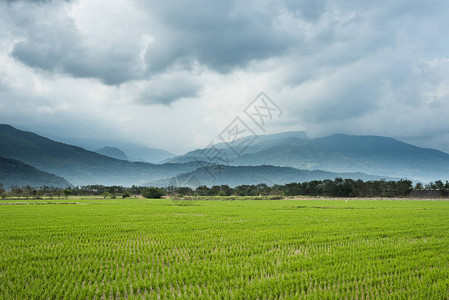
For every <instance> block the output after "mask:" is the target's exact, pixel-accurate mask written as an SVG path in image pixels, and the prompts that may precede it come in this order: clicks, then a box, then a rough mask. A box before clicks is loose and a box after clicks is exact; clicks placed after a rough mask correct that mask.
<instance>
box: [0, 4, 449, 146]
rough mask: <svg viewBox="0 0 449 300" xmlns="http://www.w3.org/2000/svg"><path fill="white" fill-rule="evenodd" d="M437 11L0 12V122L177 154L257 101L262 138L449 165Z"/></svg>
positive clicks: (445, 25)
mask: <svg viewBox="0 0 449 300" xmlns="http://www.w3.org/2000/svg"><path fill="white" fill-rule="evenodd" d="M448 3H449V2H448V1H447V0H414V1H405V0H396V1H391V0H379V1H356V0H345V1H330V0H329V1H327V0H299V1H294V0H284V1H269V0H257V1H229V0H228V1H215V0H196V1H184V0H179V1H171V0H164V1H148V0H75V1H51V0H48V1H5V0H0V123H7V124H11V125H14V126H18V127H20V128H27V129H29V130H32V131H36V132H40V133H45V134H47V135H52V136H59V137H64V138H69V139H93V138H101V139H103V140H110V141H125V142H133V143H140V144H144V145H146V146H150V147H157V148H164V149H167V150H169V151H172V152H175V153H182V152H184V151H187V150H191V149H193V148H196V147H203V146H207V145H208V144H209V142H210V141H217V142H218V135H219V134H220V132H221V131H222V130H223V129H224V128H226V126H227V125H228V124H229V123H230V122H231V121H232V120H233V119H234V118H235V117H237V116H242V118H244V115H242V114H243V110H244V109H245V107H246V106H247V105H248V104H249V103H250V102H251V101H252V100H253V98H254V97H256V96H257V95H258V94H259V92H261V91H265V92H266V93H267V94H268V95H269V96H270V97H271V99H272V100H273V101H274V102H275V103H276V104H277V105H278V106H279V107H280V108H281V109H282V110H283V112H284V113H283V115H282V116H281V117H279V118H273V120H270V122H269V124H267V127H266V128H264V129H265V132H266V133H272V132H281V131H290V130H306V131H307V132H308V133H309V136H311V137H317V136H324V135H327V134H332V133H348V134H359V135H362V134H374V135H385V136H391V137H395V138H398V139H401V140H404V141H408V142H412V143H414V144H417V145H420V146H426V147H436V148H438V149H440V150H443V151H446V152H449V5H448ZM257 133H261V132H260V131H258V132H257Z"/></svg>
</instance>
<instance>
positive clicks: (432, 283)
mask: <svg viewBox="0 0 449 300" xmlns="http://www.w3.org/2000/svg"><path fill="white" fill-rule="evenodd" d="M58 202H64V203H66V204H59V205H58V204H57V203H58ZM186 202H188V201H186ZM7 203H13V204H24V205H0V220H1V221H0V233H1V239H0V241H1V242H0V251H1V253H2V256H1V259H0V298H1V299H33V298H35V299H100V298H108V299H109V298H134V299H135V298H137V299H139V298H150V299H157V298H176V297H181V298H190V299H210V298H213V299H223V298H236V299H257V298H260V299H264V298H266V299H279V298H290V299H298V298H306V299H325V298H332V299H340V298H349V299H356V298H358V299H366V298H369V299H386V298H394V299H447V298H448V297H449V250H448V249H449V236H448V232H449V222H447V220H448V219H449V202H447V201H386V200H383V201H374V200H348V201H347V202H346V201H345V200H314V199H311V200H279V201H196V202H194V203H192V205H183V206H178V205H174V204H173V203H172V202H171V201H170V200H167V199H163V200H144V199H140V200H132V199H126V200H121V199H114V200H102V199H93V200H80V199H70V200H62V201H48V200H45V201H42V200H38V201H20V202H13V201H9V202H5V201H3V202H1V204H7ZM69 203H72V204H69ZM76 203H77V204H76ZM37 204H40V205H37Z"/></svg>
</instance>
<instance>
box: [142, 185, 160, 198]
mask: <svg viewBox="0 0 449 300" xmlns="http://www.w3.org/2000/svg"><path fill="white" fill-rule="evenodd" d="M143 196H144V197H145V198H150V199H160V198H162V197H163V196H165V191H164V190H163V189H160V188H155V187H148V188H145V189H144V190H143Z"/></svg>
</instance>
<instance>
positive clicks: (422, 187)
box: [415, 182, 424, 190]
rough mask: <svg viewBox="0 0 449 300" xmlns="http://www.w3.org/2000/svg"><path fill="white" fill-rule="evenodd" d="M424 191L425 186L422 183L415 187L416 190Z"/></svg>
mask: <svg viewBox="0 0 449 300" xmlns="http://www.w3.org/2000/svg"><path fill="white" fill-rule="evenodd" d="M422 189H424V186H423V184H422V183H421V182H418V183H417V184H416V185H415V190H422Z"/></svg>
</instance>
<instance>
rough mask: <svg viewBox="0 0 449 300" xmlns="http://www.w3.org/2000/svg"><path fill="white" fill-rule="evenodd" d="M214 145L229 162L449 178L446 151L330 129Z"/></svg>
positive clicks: (198, 153) (199, 155) (185, 158)
mask: <svg viewBox="0 0 449 300" xmlns="http://www.w3.org/2000/svg"><path fill="white" fill-rule="evenodd" d="M216 147H217V148H218V149H220V151H222V153H223V155H225V156H226V157H228V158H229V161H230V165H233V166H241V165H244V166H259V165H273V166H282V167H294V168H297V169H304V170H323V171H328V172H337V173H338V172H363V173H367V174H371V175H377V176H389V177H396V178H407V179H412V180H415V181H416V180H417V181H423V182H429V181H434V180H440V179H448V178H449V154H447V153H444V152H441V151H438V150H435V149H426V148H420V147H416V146H413V145H410V144H407V143H404V142H401V141H398V140H395V139H393V138H388V137H381V136H351V135H345V134H334V135H330V136H327V137H323V138H316V139H309V138H308V137H307V136H306V133H305V132H287V133H281V134H272V135H266V136H259V137H258V139H256V140H255V142H254V143H253V144H251V145H250V146H248V147H247V148H246V149H244V150H241V149H239V148H238V147H237V149H234V150H237V151H236V152H238V153H240V152H241V153H242V154H241V155H236V154H235V152H234V151H232V149H230V148H229V147H227V145H225V144H217V145H216ZM206 150H207V149H198V150H195V151H191V152H189V153H187V154H185V155H182V156H178V157H175V158H173V159H170V160H167V161H169V162H189V161H193V160H202V159H204V153H206Z"/></svg>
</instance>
